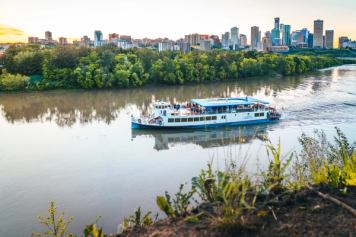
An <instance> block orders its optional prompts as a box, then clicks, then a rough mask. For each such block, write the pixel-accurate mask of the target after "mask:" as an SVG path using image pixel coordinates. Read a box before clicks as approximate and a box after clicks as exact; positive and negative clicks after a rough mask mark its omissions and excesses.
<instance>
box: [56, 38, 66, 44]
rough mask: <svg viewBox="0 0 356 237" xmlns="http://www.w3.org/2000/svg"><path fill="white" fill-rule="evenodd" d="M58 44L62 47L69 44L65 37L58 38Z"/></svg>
mask: <svg viewBox="0 0 356 237" xmlns="http://www.w3.org/2000/svg"><path fill="white" fill-rule="evenodd" d="M58 43H59V44H60V45H66V44H67V43H68V42H67V38H64V37H59V38H58Z"/></svg>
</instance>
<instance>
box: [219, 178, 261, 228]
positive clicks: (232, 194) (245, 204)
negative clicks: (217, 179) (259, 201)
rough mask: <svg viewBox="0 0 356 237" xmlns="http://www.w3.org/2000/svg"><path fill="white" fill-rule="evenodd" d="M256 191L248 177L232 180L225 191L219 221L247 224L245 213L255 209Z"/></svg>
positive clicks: (226, 223)
mask: <svg viewBox="0 0 356 237" xmlns="http://www.w3.org/2000/svg"><path fill="white" fill-rule="evenodd" d="M256 198H257V195H256V192H255V191H254V186H253V184H252V183H251V181H250V180H249V178H248V177H241V178H235V179H233V180H230V181H229V182H228V183H227V184H226V186H225V188H224V191H223V214H222V215H221V216H219V217H218V218H217V221H218V222H220V223H221V224H224V225H239V224H242V225H243V224H245V219H244V218H243V215H244V214H246V212H250V211H253V210H254V209H255V208H254V206H255V202H256Z"/></svg>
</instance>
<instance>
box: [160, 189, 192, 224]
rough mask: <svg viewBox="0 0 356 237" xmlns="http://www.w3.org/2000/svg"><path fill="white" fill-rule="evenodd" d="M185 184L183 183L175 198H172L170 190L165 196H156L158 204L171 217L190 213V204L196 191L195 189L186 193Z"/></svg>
mask: <svg viewBox="0 0 356 237" xmlns="http://www.w3.org/2000/svg"><path fill="white" fill-rule="evenodd" d="M183 188H184V185H183V184H181V185H180V187H179V191H178V192H177V193H176V194H175V198H173V199H172V198H171V196H170V195H169V194H168V192H165V195H164V196H158V197H157V198H156V203H157V206H158V207H159V209H160V210H161V211H163V212H164V213H165V214H166V215H167V216H168V217H169V218H175V217H183V216H186V215H187V214H188V211H189V205H190V203H191V201H192V197H193V195H194V193H195V189H194V188H193V189H192V190H190V191H188V192H186V193H184V192H183Z"/></svg>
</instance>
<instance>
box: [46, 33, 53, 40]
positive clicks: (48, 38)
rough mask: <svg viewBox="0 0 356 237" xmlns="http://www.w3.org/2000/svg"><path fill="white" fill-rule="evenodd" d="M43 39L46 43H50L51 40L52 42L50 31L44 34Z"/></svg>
mask: <svg viewBox="0 0 356 237" xmlns="http://www.w3.org/2000/svg"><path fill="white" fill-rule="evenodd" d="M45 39H46V40H47V41H52V40H53V38H52V32H51V31H46V32H45Z"/></svg>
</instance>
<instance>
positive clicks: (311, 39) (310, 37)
mask: <svg viewBox="0 0 356 237" xmlns="http://www.w3.org/2000/svg"><path fill="white" fill-rule="evenodd" d="M308 47H309V48H313V47H314V34H312V33H309V35H308Z"/></svg>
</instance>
